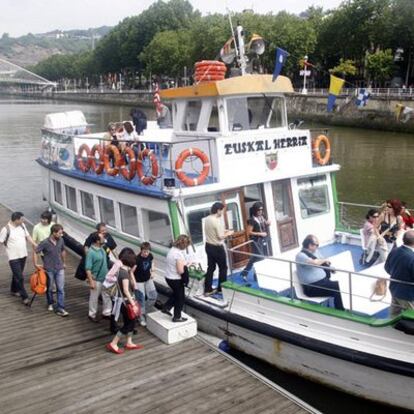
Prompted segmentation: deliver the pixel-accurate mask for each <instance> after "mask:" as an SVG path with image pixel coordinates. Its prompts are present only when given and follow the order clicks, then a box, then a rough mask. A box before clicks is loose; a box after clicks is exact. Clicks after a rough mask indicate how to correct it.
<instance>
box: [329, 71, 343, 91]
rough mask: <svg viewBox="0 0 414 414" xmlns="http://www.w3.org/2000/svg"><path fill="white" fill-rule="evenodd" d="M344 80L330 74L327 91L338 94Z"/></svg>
mask: <svg viewBox="0 0 414 414" xmlns="http://www.w3.org/2000/svg"><path fill="white" fill-rule="evenodd" d="M344 83H345V80H344V79H341V78H337V77H336V76H334V75H331V83H330V85H329V93H330V94H332V95H335V96H338V95H339V94H340V93H341V90H342V87H343V86H344Z"/></svg>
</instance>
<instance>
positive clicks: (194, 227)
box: [187, 207, 210, 244]
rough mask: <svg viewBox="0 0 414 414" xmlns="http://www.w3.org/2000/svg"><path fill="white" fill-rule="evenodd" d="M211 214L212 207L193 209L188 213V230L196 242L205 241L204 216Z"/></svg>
mask: <svg viewBox="0 0 414 414" xmlns="http://www.w3.org/2000/svg"><path fill="white" fill-rule="evenodd" d="M209 214H210V207H206V208H204V209H202V210H196V211H191V212H189V213H188V214H187V222H188V230H189V232H190V236H191V240H192V241H193V243H194V244H200V243H202V242H203V222H202V220H203V218H204V217H207V216H208V215H209Z"/></svg>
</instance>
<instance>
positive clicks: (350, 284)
mask: <svg viewBox="0 0 414 414" xmlns="http://www.w3.org/2000/svg"><path fill="white" fill-rule="evenodd" d="M348 284H349V310H350V311H351V313H352V275H351V272H348Z"/></svg>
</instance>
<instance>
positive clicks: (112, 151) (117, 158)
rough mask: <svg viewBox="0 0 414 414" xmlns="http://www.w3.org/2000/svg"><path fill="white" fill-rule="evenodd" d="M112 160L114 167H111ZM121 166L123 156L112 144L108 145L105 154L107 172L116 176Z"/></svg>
mask: <svg viewBox="0 0 414 414" xmlns="http://www.w3.org/2000/svg"><path fill="white" fill-rule="evenodd" d="M111 155H112V157H111ZM111 158H112V160H113V163H114V166H113V167H112V166H111ZM120 165H121V154H120V153H119V150H118V148H117V147H116V146H115V145H112V144H110V145H107V146H106V147H105V154H104V166H105V172H106V173H107V174H108V175H111V176H115V175H117V174H118V172H119V167H120Z"/></svg>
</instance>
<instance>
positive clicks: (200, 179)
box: [175, 148, 210, 187]
mask: <svg viewBox="0 0 414 414" xmlns="http://www.w3.org/2000/svg"><path fill="white" fill-rule="evenodd" d="M191 156H195V157H197V158H199V159H200V160H201V162H202V163H203V169H202V170H201V172H200V174H199V175H198V176H197V177H195V178H191V177H189V176H188V175H187V174H186V173H185V172H184V171H183V169H182V168H183V164H184V161H185V160H186V159H187V158H188V157H191ZM209 171H210V161H209V159H208V157H207V155H206V154H205V153H204V152H203V151H201V150H200V149H198V148H187V149H185V150H184V151H182V152H181V153H180V155H179V156H178V158H177V160H176V161H175V173H176V174H177V177H178V179H179V180H180V181H181V182H183V183H184V184H185V185H186V186H188V187H191V186H195V185H200V184H203V183H204V181H205V180H206V178H207V176H208V172H209Z"/></svg>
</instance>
